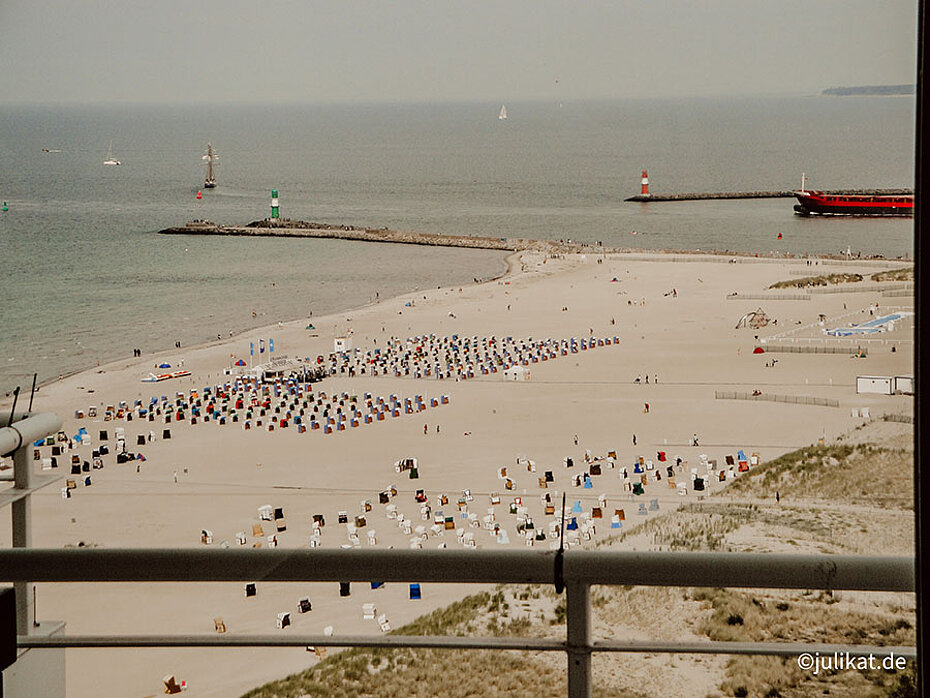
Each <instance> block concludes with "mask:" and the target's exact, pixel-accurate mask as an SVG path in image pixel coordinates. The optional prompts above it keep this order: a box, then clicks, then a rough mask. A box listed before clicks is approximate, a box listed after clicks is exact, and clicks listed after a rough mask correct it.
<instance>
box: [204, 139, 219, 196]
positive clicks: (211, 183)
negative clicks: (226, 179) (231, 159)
mask: <svg viewBox="0 0 930 698" xmlns="http://www.w3.org/2000/svg"><path fill="white" fill-rule="evenodd" d="M202 159H203V160H205V161H206V163H207V176H206V177H204V179H203V187H204V189H213V187H215V186H216V177H214V176H213V163H214V162H216V159H217V158H216V153H214V152H213V146H212V145H210V144H209V143H207V153H206V155H204V156H203V158H202Z"/></svg>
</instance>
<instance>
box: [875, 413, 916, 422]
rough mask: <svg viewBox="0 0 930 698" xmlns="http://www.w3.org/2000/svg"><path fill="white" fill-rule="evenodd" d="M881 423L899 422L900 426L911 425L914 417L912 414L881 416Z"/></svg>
mask: <svg viewBox="0 0 930 698" xmlns="http://www.w3.org/2000/svg"><path fill="white" fill-rule="evenodd" d="M882 421H883V422H900V423H901V424H913V423H914V415H912V414H883V415H882Z"/></svg>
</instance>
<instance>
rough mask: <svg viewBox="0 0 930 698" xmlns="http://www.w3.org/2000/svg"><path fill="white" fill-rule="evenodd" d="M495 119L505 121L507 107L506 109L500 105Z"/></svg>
mask: <svg viewBox="0 0 930 698" xmlns="http://www.w3.org/2000/svg"><path fill="white" fill-rule="evenodd" d="M497 118H498V119H506V118H507V107H506V106H505V105H503V104H502V105H501V113H500V114H498V115H497Z"/></svg>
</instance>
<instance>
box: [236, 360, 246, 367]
mask: <svg viewBox="0 0 930 698" xmlns="http://www.w3.org/2000/svg"><path fill="white" fill-rule="evenodd" d="M236 366H245V361H243V360H242V359H239V360H238V361H237V362H236Z"/></svg>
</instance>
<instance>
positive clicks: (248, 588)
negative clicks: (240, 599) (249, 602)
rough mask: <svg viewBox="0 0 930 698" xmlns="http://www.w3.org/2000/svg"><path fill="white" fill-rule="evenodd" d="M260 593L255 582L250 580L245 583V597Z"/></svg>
mask: <svg viewBox="0 0 930 698" xmlns="http://www.w3.org/2000/svg"><path fill="white" fill-rule="evenodd" d="M257 593H258V590H257V589H256V587H255V582H249V583H248V584H246V585H245V597H246V598H249V597H250V596H255V595H256V594H257Z"/></svg>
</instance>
